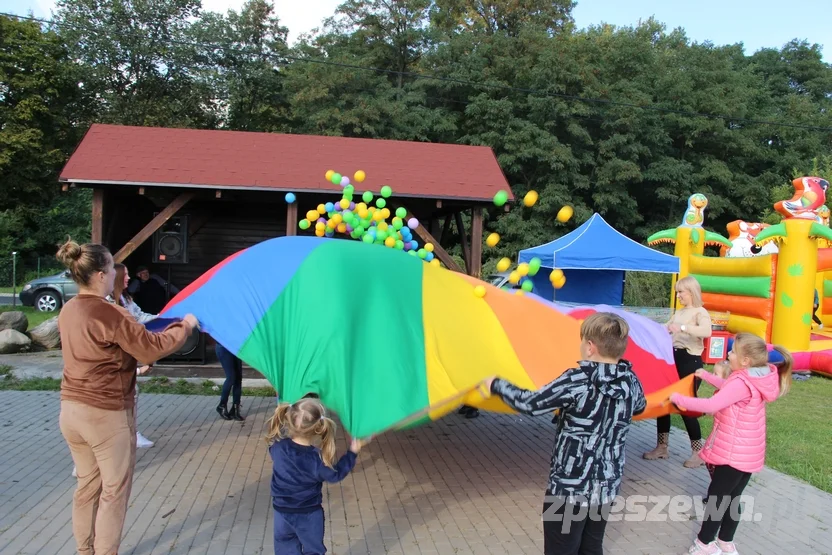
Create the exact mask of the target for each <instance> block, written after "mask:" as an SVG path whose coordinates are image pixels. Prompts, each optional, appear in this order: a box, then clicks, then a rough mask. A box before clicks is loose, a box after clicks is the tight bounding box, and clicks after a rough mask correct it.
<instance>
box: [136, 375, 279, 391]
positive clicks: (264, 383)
mask: <svg viewBox="0 0 832 555" xmlns="http://www.w3.org/2000/svg"><path fill="white" fill-rule="evenodd" d="M154 378H166V379H168V380H169V381H171V382H178V381H180V380H183V381H185V382H187V383H192V384H196V385H200V384H203V383H205V382H212V383H213V384H214V385H218V386H220V387H222V384H223V383H224V382H225V378H168V377H167V376H155V375H154V376H139V377H137V378H136V381H137V382H138V383H143V382H149V381H151V380H152V379H154ZM252 387H272V384H271V383H269V380H266V379H254V378H245V379H243V389H246V388H252Z"/></svg>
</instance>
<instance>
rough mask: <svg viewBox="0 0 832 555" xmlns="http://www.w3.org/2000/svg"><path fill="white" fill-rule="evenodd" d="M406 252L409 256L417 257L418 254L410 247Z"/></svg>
mask: <svg viewBox="0 0 832 555" xmlns="http://www.w3.org/2000/svg"><path fill="white" fill-rule="evenodd" d="M407 254H409V255H410V256H416V257H418V256H419V255H418V254H416V251H414V250H412V249H411V250H409V251H407Z"/></svg>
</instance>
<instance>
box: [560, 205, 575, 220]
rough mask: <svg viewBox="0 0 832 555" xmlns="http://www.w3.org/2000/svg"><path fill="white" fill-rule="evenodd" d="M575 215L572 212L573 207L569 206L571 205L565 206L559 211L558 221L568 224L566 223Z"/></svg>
mask: <svg viewBox="0 0 832 555" xmlns="http://www.w3.org/2000/svg"><path fill="white" fill-rule="evenodd" d="M574 213H575V211H574V210H572V207H571V206H569V205H567V206H564V207H563V208H561V209H560V210H559V211H558V221H559V222H561V223H566V222H568V221H569V218H571V217H572V214H574Z"/></svg>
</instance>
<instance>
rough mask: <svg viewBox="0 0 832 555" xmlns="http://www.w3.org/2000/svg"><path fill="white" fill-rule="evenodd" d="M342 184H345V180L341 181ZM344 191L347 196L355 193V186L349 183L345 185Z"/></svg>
mask: <svg viewBox="0 0 832 555" xmlns="http://www.w3.org/2000/svg"><path fill="white" fill-rule="evenodd" d="M344 179H346V177H345V178H344ZM341 184H342V185H343V184H344V181H343V180H342V181H341ZM342 192H343V193H344V195H345V196H346V195H352V194H353V193H355V187H353V186H352V185H349V184H348V185H347V186H345V187H344V190H343V191H342Z"/></svg>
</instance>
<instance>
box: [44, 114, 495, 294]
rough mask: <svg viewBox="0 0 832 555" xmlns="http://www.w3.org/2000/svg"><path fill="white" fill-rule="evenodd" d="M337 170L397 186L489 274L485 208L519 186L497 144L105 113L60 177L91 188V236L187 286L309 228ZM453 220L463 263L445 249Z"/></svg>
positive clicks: (399, 199)
mask: <svg viewBox="0 0 832 555" xmlns="http://www.w3.org/2000/svg"><path fill="white" fill-rule="evenodd" d="M329 169H332V170H335V171H337V172H340V173H343V174H344V175H349V176H352V175H353V173H354V172H355V171H357V170H363V171H364V172H366V174H367V179H366V181H365V182H364V183H362V184H356V190H357V191H359V192H360V191H363V190H366V189H369V190H371V191H373V192H375V193H377V192H378V191H379V190H380V189H381V187H382V186H383V185H390V186H391V187H392V189H393V197H392V199H391V200H392V201H395V202H393V203H392V204H393V205H394V206H396V203H399V204H400V205H402V206H404V207H405V208H406V209H407V210H408V213H409V215H413V216H414V217H416V218H417V219H418V220H419V222H421V225H420V226H419V227H418V229H417V230H416V232H417V234H418V235H419V237H420V238H421V240H422V241H423V242H432V243H434V245H435V246H436V249H435V254H436V256H437V257H438V258H439V259H440V260H441V261H442V262H443V263H444V264H445V265H446V266H447V267H449V268H451V269H453V270H457V271H465V272H467V273H468V274H471V275H479V274H480V270H481V259H482V244H483V241H482V215H483V209H485V208H486V207H488V206H492V207H493V204H492V199H493V197H494V194H495V193H496V192H497V191H499V190H501V189H503V190H506V191H508V192H509V194H510V191H511V189H510V187H509V184H508V183H507V181H506V179H505V176H504V175H503V172H502V170H501V169H500V166H499V164H498V163H497V160H496V157H495V156H494V153H493V151H492V150H491V149H490V148H488V147H478V146H466V145H450V144H433V143H420V142H407V141H387V140H373V139H352V138H344V137H319V136H309V135H290V134H274V133H250V132H238V131H212V130H193V129H165V128H153V127H127V126H117V125H101V124H96V125H93V126H92V127H91V128H90V129H89V131H88V132H87V134H86V135H85V136H84V138H83V140H82V141H81V143H80V144H79V146H78V148H77V149H76V151H75V152H74V153H73V155H72V156H71V157H70V159H69V161H68V162H67V164H66V166H65V167H64V169H63V172H62V173H61V176H60V180H61V182H62V183H63V189H64V190H68V189H69V188H70V187H88V188H91V189H92V190H93V205H92V241H93V242H100V243H103V244H104V245H106V246H107V247H108V248H109V249H110V250H111V251H112V252H114V253H116V254H115V259H116V261H118V262H124V263H125V264H127V265H128V267H129V268H130V269H131V270H133V269H134V268H135V267H136V266H138V265H148V266H150V267H151V269H152V270H153V271H155V272H157V273H159V274H160V275H162V276H166V274H167V275H170V278H171V282H172V283H174V284H175V285H177V286H178V287H180V288H182V287H185V286H187V285H188V284H189V283H191V282H192V281H193V280H195V279H196V278H197V277H199V276H200V275H201V274H203V273H204V272H205V271H207V270H208V269H210V268H211V267H212V266H214V265H215V264H217V263H218V262H220V261H222V260H223V259H224V258H225V257H227V256H229V255H231V254H233V253H234V252H237V251H239V250H241V249H244V248H247V247H249V246H251V245H253V244H256V243H258V242H260V241H263V240H266V239H270V238H272V237H277V236H282V235H295V234H298V233H304V234H306V233H311V231H312V230H307V231H301V230H300V229H298V213H299V212H300V213H301V214H305V213H306V212H307V211H308V210H310V209H314V208H315V207H316V206H317V205H318V204H320V203H322V202H324V203H325V202H327V201H335V200H337V199H339V198H340V187H338V186H336V185H333V184H332V183H329V182H327V181H326V180H325V178H324V174H325V173H326V171H327V170H329ZM287 192H292V193H294V194H295V196H296V198H297V200H296V201H295V202H294V203H292V204H287V202H286V200H285V195H286V193H287ZM510 198H511V197H510ZM464 213H470V222H471V224H470V226H469V228H470V229H468V230H466V229H464V226H463V218H462V215H463V214H464ZM174 222H175V223H176V225H175V226H172V223H174ZM451 225H456V226H457V229H458V230H459V235H460V237H461V240H462V247H463V252H464V259H465V266H466V267H465V269H464V270H463V269H462V268H460V267H459V266H458V265H457V264H456V263H455V262H454V260H453V258H451V257H450V256H449V255H448V253H447V252H446V250H445V249H444V248H443V245H446V244H447V236H448V232H449V229H450V227H451ZM177 234H180V235H181V237H180V239H182V240H183V242H184V245H185V246H184V248H185V249H186V250H185V257H184V258H182V257H177V256H174V257H173V258H170V257H167V256H166V255H165V254H164V252H165V248H164V245H162V243H161V241H163V240H164V238H165V236H166V235H167V236H168V237H169V238H170V237H171V236H172V237H174V238H176V235H177ZM163 259H165V260H163ZM168 272H169V273H168Z"/></svg>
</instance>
